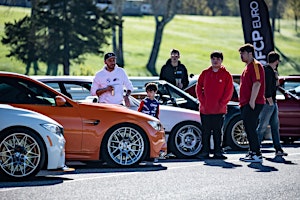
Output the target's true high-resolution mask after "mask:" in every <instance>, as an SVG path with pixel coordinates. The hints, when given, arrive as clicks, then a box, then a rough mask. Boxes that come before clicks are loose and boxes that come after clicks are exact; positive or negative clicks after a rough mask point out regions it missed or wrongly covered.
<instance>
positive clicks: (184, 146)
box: [175, 125, 202, 156]
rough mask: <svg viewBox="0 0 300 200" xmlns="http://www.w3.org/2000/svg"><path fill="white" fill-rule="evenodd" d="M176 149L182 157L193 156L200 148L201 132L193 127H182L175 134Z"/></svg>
mask: <svg viewBox="0 0 300 200" xmlns="http://www.w3.org/2000/svg"><path fill="white" fill-rule="evenodd" d="M175 146H176V149H177V150H178V151H179V152H180V153H181V154H183V155H184V156H194V155H196V154H198V153H199V152H200V150H201V148H202V132H201V131H200V129H199V128H198V127H196V126H193V125H184V126H182V127H181V128H180V129H178V131H177V132H176V134H175Z"/></svg>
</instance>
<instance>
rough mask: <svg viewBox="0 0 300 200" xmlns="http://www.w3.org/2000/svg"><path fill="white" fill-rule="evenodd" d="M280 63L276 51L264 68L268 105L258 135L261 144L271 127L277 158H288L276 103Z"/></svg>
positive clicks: (264, 110) (262, 112)
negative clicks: (280, 131)
mask: <svg viewBox="0 0 300 200" xmlns="http://www.w3.org/2000/svg"><path fill="white" fill-rule="evenodd" d="M279 63H280V56H279V54H277V53H276V52H274V51H271V52H270V53H269V54H268V64H267V65H266V66H264V69H265V82H266V85H265V86H266V87H265V98H266V104H265V105H264V107H263V109H262V111H261V112H260V115H259V125H258V128H257V134H258V139H259V142H261V141H262V139H263V136H264V134H265V132H266V130H267V126H268V125H270V127H271V133H272V139H273V145H274V148H275V155H276V156H287V155H288V154H287V153H285V152H284V151H283V150H282V148H281V144H280V136H279V119H278V106H277V103H276V90H277V86H278V72H277V67H278V64H279Z"/></svg>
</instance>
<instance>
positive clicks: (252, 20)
mask: <svg viewBox="0 0 300 200" xmlns="http://www.w3.org/2000/svg"><path fill="white" fill-rule="evenodd" d="M239 4H240V12H241V18H242V24H243V31H244V40H245V43H250V44H252V45H253V46H254V47H255V58H256V59H257V60H258V61H260V62H261V63H262V64H263V65H264V64H266V63H267V55H268V53H269V52H270V51H273V50H274V41H273V34H272V29H271V25H270V19H269V11H268V7H267V5H266V3H265V1H264V0H239Z"/></svg>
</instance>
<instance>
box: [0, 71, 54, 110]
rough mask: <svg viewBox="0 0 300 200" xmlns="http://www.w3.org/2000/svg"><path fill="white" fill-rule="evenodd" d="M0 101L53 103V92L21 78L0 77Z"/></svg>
mask: <svg viewBox="0 0 300 200" xmlns="http://www.w3.org/2000/svg"><path fill="white" fill-rule="evenodd" d="M0 94H1V95H0V102H1V103H15V104H41V105H55V96H56V95H55V94H54V93H50V92H49V91H48V90H46V89H44V88H43V87H40V86H38V85H36V84H33V83H32V82H30V81H26V80H23V79H10V78H9V77H1V79H0Z"/></svg>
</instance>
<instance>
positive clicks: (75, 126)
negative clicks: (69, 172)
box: [0, 77, 82, 157]
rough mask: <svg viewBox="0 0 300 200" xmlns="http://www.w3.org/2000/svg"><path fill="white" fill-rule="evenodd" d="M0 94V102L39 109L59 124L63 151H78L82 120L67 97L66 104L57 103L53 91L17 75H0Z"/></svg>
mask: <svg viewBox="0 0 300 200" xmlns="http://www.w3.org/2000/svg"><path fill="white" fill-rule="evenodd" d="M0 94H1V95H0V103H2V104H3V103H4V104H11V105H13V106H15V107H20V108H26V109H29V110H33V111H36V112H39V113H42V114H44V115H46V116H49V117H50V118H53V119H54V120H56V121H57V122H59V123H60V124H62V125H63V126H64V136H65V139H66V141H67V142H66V153H67V154H71V153H72V152H78V151H81V147H82V120H81V116H80V113H79V111H78V108H77V106H76V104H75V103H72V102H68V100H67V102H66V105H65V106H63V107H59V106H56V105H55V97H56V96H57V94H56V93H54V92H52V91H51V90H49V89H48V88H46V87H44V86H42V85H39V84H38V83H36V82H33V81H30V80H25V79H22V78H16V77H0ZM70 144H72V145H70ZM66 157H68V155H66Z"/></svg>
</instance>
